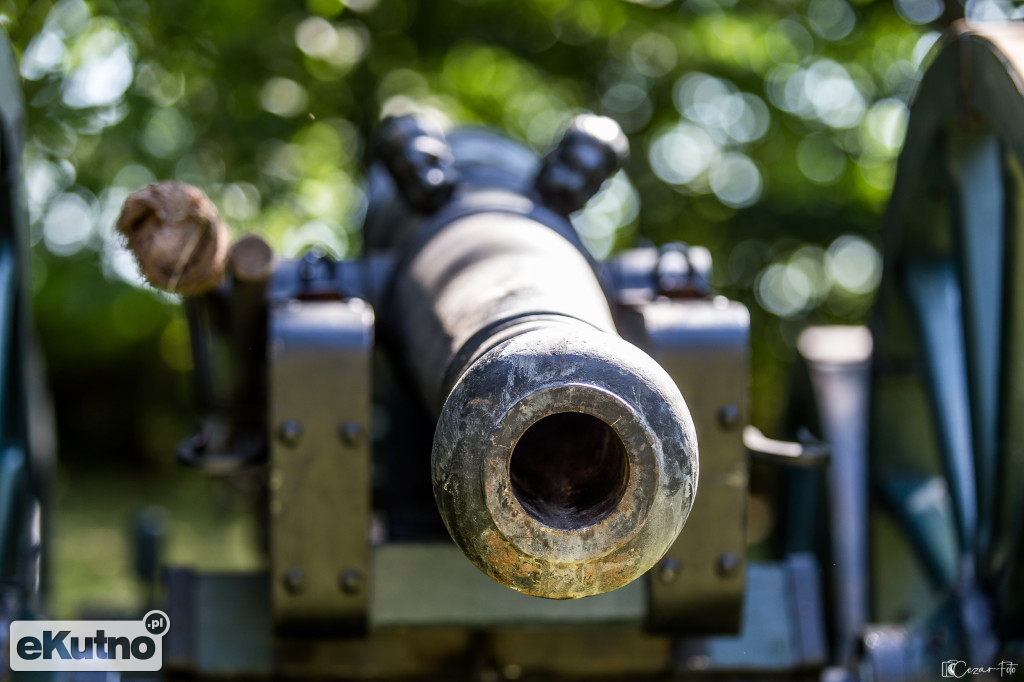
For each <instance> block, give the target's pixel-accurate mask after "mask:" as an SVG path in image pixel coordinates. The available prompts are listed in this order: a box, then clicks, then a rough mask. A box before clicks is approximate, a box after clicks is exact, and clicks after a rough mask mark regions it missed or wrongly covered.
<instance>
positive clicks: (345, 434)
mask: <svg viewBox="0 0 1024 682" xmlns="http://www.w3.org/2000/svg"><path fill="white" fill-rule="evenodd" d="M338 432H339V434H340V435H341V440H342V442H344V443H345V445H356V444H357V443H358V442H359V440H360V438H362V437H363V425H362V424H360V423H359V422H356V421H351V422H345V423H344V424H342V425H341V427H339V429H338Z"/></svg>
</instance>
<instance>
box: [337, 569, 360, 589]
mask: <svg viewBox="0 0 1024 682" xmlns="http://www.w3.org/2000/svg"><path fill="white" fill-rule="evenodd" d="M338 586H339V587H340V588H341V591H342V592H344V593H345V594H358V593H359V592H360V591H362V589H363V573H362V571H359V570H357V569H354V568H347V569H345V570H344V571H342V572H341V575H340V576H338Z"/></svg>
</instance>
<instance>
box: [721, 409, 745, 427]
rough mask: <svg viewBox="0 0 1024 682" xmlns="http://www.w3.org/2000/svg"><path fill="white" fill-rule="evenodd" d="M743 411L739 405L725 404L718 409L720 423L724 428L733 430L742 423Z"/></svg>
mask: <svg viewBox="0 0 1024 682" xmlns="http://www.w3.org/2000/svg"><path fill="white" fill-rule="evenodd" d="M742 418H743V413H742V412H741V411H740V408H739V406H738V405H732V404H729V405H723V406H722V407H721V408H720V409H719V410H718V425H719V426H721V427H722V428H723V429H728V430H730V431H731V430H732V429H735V428H736V427H738V426H739V425H740V420H741V419H742Z"/></svg>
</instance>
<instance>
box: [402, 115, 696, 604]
mask: <svg viewBox="0 0 1024 682" xmlns="http://www.w3.org/2000/svg"><path fill="white" fill-rule="evenodd" d="M386 125H387V124H386ZM403 125H404V126H405V128H404V132H405V133H406V134H407V135H408V134H409V131H410V130H411V131H412V133H411V136H412V137H415V136H420V135H426V134H427V133H424V132H423V131H421V130H418V129H416V128H415V127H413V128H409V126H408V123H407V122H406V123H404V124H403ZM578 132H579V126H576V127H575V128H574V130H573V134H576V135H577V138H576V139H575V144H577V145H579V144H580V143H581V142H580V139H579V135H578ZM389 133H390V134H391V135H392V137H393V136H394V134H395V133H394V129H393V128H392V130H390V131H388V130H387V129H386V130H385V138H387V136H388V134H389ZM619 135H621V132H620V133H619ZM432 137H434V139H433V140H432V142H431V143H430V144H423V143H422V142H421V141H416V140H410V139H408V137H407V138H406V140H405V145H404V147H405V148H409V147H414V148H416V149H418V150H423V149H434V148H436V144H435V143H436V141H437V140H436V136H432ZM570 137H571V136H569V135H567V138H570ZM484 142H486V140H484ZM599 142H600V141H597V142H596V143H595V141H594V140H593V139H591V138H584V139H583V145H584V147H587V145H590V147H594V146H595V145H596V144H597V143H599ZM563 143H564V141H563ZM474 144H475V145H477V146H479V145H480V144H481V140H480V139H476V141H475V142H474ZM397 146H398V147H399V148H401V147H402V146H403V145H397ZM453 146H454V147H455V148H456V153H455V154H454V157H453V158H452V159H447V158H445V157H446V154H447V151H446V148H442V149H443V151H442V153H439V154H434V155H431V156H430V157H429V159H428V163H427V165H428V166H430V165H432V164H433V165H434V166H435V167H433V168H421V169H420V170H421V171H422V172H419V173H417V172H414V171H411V170H410V167H409V165H408V164H407V165H406V166H404V167H401V168H400V170H399V171H398V172H396V171H395V169H394V168H393V166H394V165H395V164H394V163H392V164H389V166H392V173H391V175H392V176H393V177H394V178H395V180H396V184H397V185H399V189H401V183H402V182H403V177H404V178H409V177H413V178H415V177H419V178H427V177H429V176H430V175H431V171H436V172H434V173H433V180H434V181H440V182H435V183H434V185H435V186H436V187H438V188H439V189H438V190H437V191H438V192H443V193H444V194H445V195H446V196H451V195H452V188H451V186H450V183H447V182H444V181H442V180H443V179H444V178H449V179H454V178H456V177H459V178H461V180H459V181H458V182H459V189H458V190H457V191H456V192H455V194H454V198H453V199H452V202H453V204H456V205H457V206H456V207H454V208H442V209H440V210H437V209H436V207H437V205H439V204H443V203H444V202H443V201H437V200H436V199H435V200H424V199H423V197H424V196H425V195H429V192H424V191H423V190H424V188H423V187H422V184H421V186H419V187H417V188H416V189H415V191H414V192H411V193H409V194H407V195H406V202H407V203H409V204H412V203H413V202H419V203H420V205H421V206H429V207H431V210H432V211H433V210H437V212H436V213H433V214H432V215H430V216H429V217H424V218H423V219H422V222H421V224H419V225H418V226H417V227H416V229H415V230H413V235H414V236H412V237H408V238H407V243H406V245H405V247H404V249H403V251H402V255H401V256H400V257H399V263H398V266H397V267H396V271H395V274H394V276H393V277H394V279H393V281H392V285H391V294H390V297H389V301H388V306H387V311H386V314H387V316H388V318H389V319H390V326H391V328H392V336H393V339H394V340H395V343H396V344H397V345H398V346H399V348H398V353H399V354H400V356H401V358H402V364H404V366H405V367H407V369H408V371H409V373H410V374H411V375H412V377H413V380H414V382H415V384H416V386H417V388H418V389H419V391H420V393H421V394H422V396H423V398H424V400H425V402H426V404H427V405H428V407H429V408H430V409H431V410H433V411H434V413H435V415H436V416H437V428H436V431H435V435H434V444H433V453H432V483H433V489H434V496H435V499H436V501H437V506H438V509H439V510H440V513H441V516H442V518H443V520H444V523H445V525H446V527H447V528H448V531H449V532H450V534H451V536H452V538H454V540H455V542H456V543H457V544H458V545H459V546H460V547H461V549H462V550H463V551H464V552H465V554H466V555H467V556H468V557H469V558H470V559H471V560H472V561H473V562H474V563H475V564H476V565H477V567H479V568H480V569H481V570H482V571H484V572H485V573H486V574H488V575H490V576H491V577H492V578H494V579H496V580H498V581H499V582H501V583H504V584H506V585H508V586H509V587H512V588H514V589H516V590H519V591H521V592H525V593H527V594H531V595H536V596H541V597H548V598H553V599H572V598H576V597H583V596H588V595H594V594H600V593H603V592H607V591H610V590H613V589H615V588H617V587H621V586H623V585H625V584H627V583H629V582H631V581H632V580H634V579H636V578H637V577H639V576H640V575H642V574H643V573H644V572H645V571H647V570H648V569H649V568H651V567H652V566H653V565H654V564H655V563H656V562H657V561H658V560H659V559H660V558H661V557H662V556H663V555H664V554H665V552H666V551H667V550H668V548H669V546H670V545H671V544H672V542H673V541H674V540H675V538H676V536H677V535H678V533H679V531H680V529H681V528H682V526H683V523H684V522H685V520H686V516H687V514H688V513H689V509H690V506H691V504H692V501H693V496H694V494H695V492H696V485H697V444H696V437H695V434H694V429H693V424H692V422H691V419H690V415H689V412H688V410H687V408H686V404H685V402H684V400H683V397H682V395H681V394H680V392H679V390H678V388H677V387H676V385H675V383H674V382H673V381H672V379H671V378H670V377H669V375H668V374H667V373H666V372H665V371H664V370H663V369H662V368H661V367H660V366H659V365H658V364H657V363H656V362H655V361H654V360H653V359H651V358H650V357H649V356H648V355H647V354H645V353H644V352H642V351H641V350H640V349H638V348H636V347H635V346H633V345H631V344H630V343H628V342H626V341H625V340H623V339H622V338H620V337H619V336H618V334H617V333H616V330H615V324H614V322H613V318H612V314H611V310H610V307H609V303H608V300H607V298H606V296H605V294H604V292H603V290H602V288H601V285H600V282H599V280H598V277H597V275H596V273H595V270H594V267H593V265H592V263H591V262H590V260H589V259H588V257H587V256H586V255H585V254H584V252H583V250H582V248H581V247H580V245H579V243H578V241H576V240H575V239H574V235H573V234H572V232H571V227H570V226H569V224H568V222H567V221H566V220H565V218H564V216H563V215H560V214H559V213H564V210H563V211H559V212H556V211H552V210H549V209H547V208H545V207H544V206H543V205H541V204H542V202H541V200H540V199H538V197H544V196H545V194H547V195H549V196H551V195H556V196H559V197H561V198H562V199H564V198H565V195H566V193H565V192H558V191H556V190H558V189H559V188H558V187H556V188H552V187H551V186H550V185H549V186H548V187H547V188H543V187H541V188H536V189H535V190H534V191H528V190H529V188H530V187H531V185H532V183H533V182H534V177H537V178H541V177H544V176H547V177H548V178H552V177H553V178H555V180H554V181H550V182H558V183H561V186H562V187H563V188H564V187H567V186H572V185H573V183H572V182H571V180H572V173H573V172H578V171H579V168H580V166H581V163H582V165H583V166H584V170H585V171H587V172H590V171H592V170H593V169H594V166H595V165H600V164H601V163H604V161H602V157H601V155H600V154H596V155H595V153H594V150H593V149H590V150H589V151H587V149H584V152H583V153H582V156H583V157H584V158H583V159H582V161H581V159H580V156H581V154H576V155H575V156H573V154H572V153H569V154H568V155H567V154H566V153H565V151H566V150H565V149H562V150H561V152H556V153H555V156H556V157H557V156H558V154H559V153H561V154H562V160H563V161H565V159H566V157H567V156H568V157H569V158H568V165H569V167H568V168H561V169H559V168H555V169H553V170H552V168H551V163H547V164H546V165H545V166H544V167H543V170H542V171H541V172H540V173H539V174H538V173H537V170H536V168H537V166H536V164H534V165H533V170H532V172H533V175H534V177H530V178H527V179H526V180H528V181H524V179H523V178H521V177H520V178H518V179H517V178H515V177H507V178H505V180H504V181H501V180H495V176H494V175H493V174H489V173H488V172H486V170H484V171H481V161H480V154H479V153H477V154H475V155H474V163H475V164H476V166H475V168H473V169H470V170H468V171H466V170H463V172H462V173H460V172H459V168H458V166H459V154H458V145H456V144H455V143H454V140H453ZM563 147H564V144H563ZM570 151H571V150H570ZM577 151H579V150H578V149H577ZM588 154H589V156H588ZM495 156H502V154H500V153H496V154H495ZM550 159H551V157H549V161H550ZM406 160H407V159H406ZM508 160H509V159H508V158H505V159H504V161H505V164H504V165H505V167H506V168H507V167H508V166H510V165H512V166H515V165H516V164H509V163H508ZM605 160H606V159H605ZM385 161H388V159H387V158H385ZM420 161H422V157H421V158H420ZM574 164H575V166H574ZM587 164H589V165H587ZM484 165H486V164H484ZM519 165H520V166H521V167H526V166H527V165H528V164H519ZM599 170H600V169H599ZM601 172H603V173H604V177H607V175H608V174H609V172H610V170H609V169H607V168H606V169H604V170H603V171H601ZM467 174H468V176H469V177H467ZM481 178H484V179H485V180H481ZM600 179H603V177H602V178H600ZM600 179H599V180H597V182H596V185H598V186H599V185H600ZM593 180H594V178H593V174H591V177H590V181H591V184H594V183H593ZM539 181H540V180H538V182H539ZM517 182H518V187H517ZM577 184H579V183H577ZM583 184H586V183H583ZM595 188H596V187H595ZM545 189H547V190H548V191H547V192H545V191H544V190H545ZM561 203H562V206H563V209H564V208H565V206H568V210H573V206H572V204H573V202H572V201H568V202H566V201H562V202H561ZM575 208H578V206H576V207H575ZM556 210H557V209H556ZM399 232H400V230H396V234H397V233H399Z"/></svg>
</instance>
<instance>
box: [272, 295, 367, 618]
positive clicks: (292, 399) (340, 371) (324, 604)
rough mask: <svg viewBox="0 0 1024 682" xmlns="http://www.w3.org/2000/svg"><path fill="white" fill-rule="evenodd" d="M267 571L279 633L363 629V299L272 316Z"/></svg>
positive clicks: (284, 309)
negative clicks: (270, 574) (268, 553)
mask: <svg viewBox="0 0 1024 682" xmlns="http://www.w3.org/2000/svg"><path fill="white" fill-rule="evenodd" d="M269 334H270V342H269V349H268V351H269V352H268V356H269V357H268V364H269V386H270V404H269V429H270V433H269V438H270V473H269V481H268V486H269V491H270V518H269V522H268V523H269V533H270V564H271V573H272V580H271V586H270V589H271V595H272V598H271V609H272V613H273V624H274V630H275V632H277V633H281V634H284V633H288V634H321V635H322V634H344V633H353V632H361V631H363V630H364V629H365V628H366V622H367V604H368V600H369V596H368V594H369V585H368V576H369V554H370V550H369V526H370V444H369V436H368V434H369V428H370V395H371V387H370V353H371V349H372V346H373V311H372V309H371V308H370V307H369V305H367V304H366V303H365V302H363V301H362V300H359V299H350V300H347V301H337V300H335V301H309V302H300V301H292V302H290V303H286V304H283V305H278V306H275V307H273V308H272V309H271V311H270V332H269Z"/></svg>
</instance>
